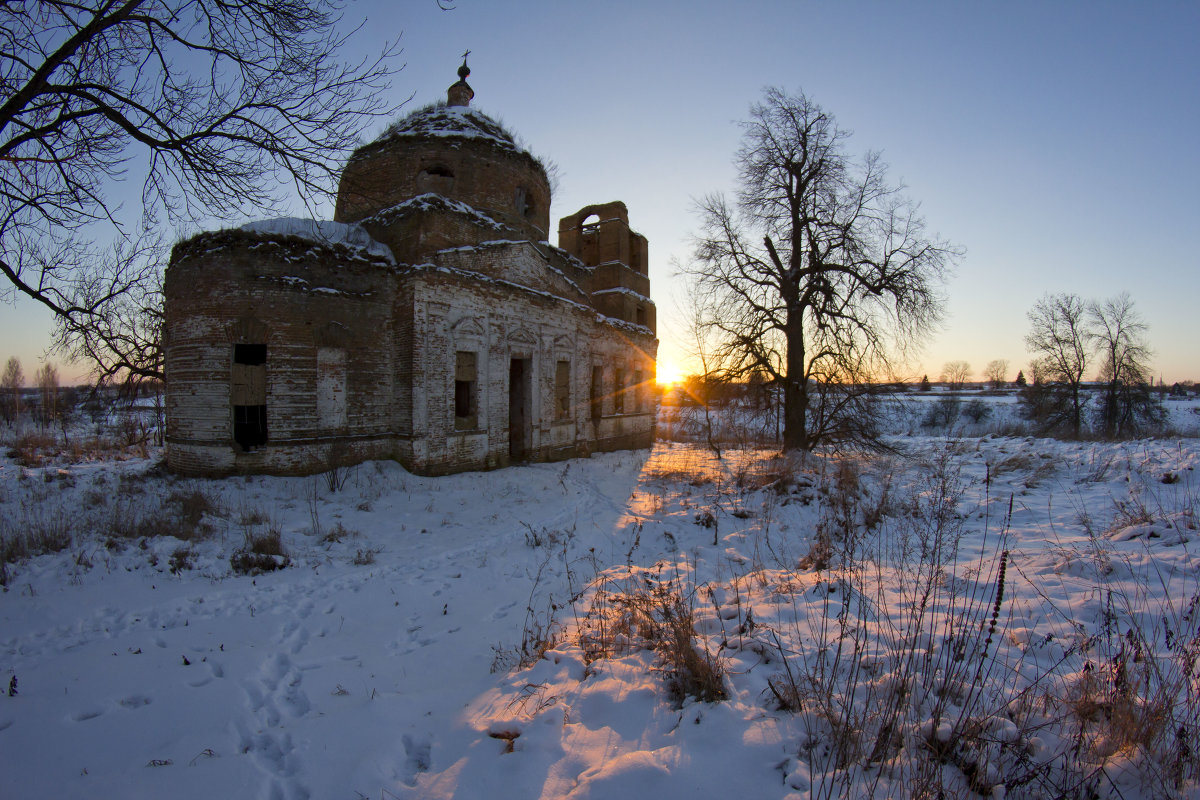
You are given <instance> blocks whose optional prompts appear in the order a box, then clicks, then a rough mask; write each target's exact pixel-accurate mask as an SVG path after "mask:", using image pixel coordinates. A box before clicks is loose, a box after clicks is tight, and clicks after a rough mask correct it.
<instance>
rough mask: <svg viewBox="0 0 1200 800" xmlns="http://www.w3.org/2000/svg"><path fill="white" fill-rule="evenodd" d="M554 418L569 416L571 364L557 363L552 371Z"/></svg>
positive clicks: (566, 362) (565, 362) (568, 362)
mask: <svg viewBox="0 0 1200 800" xmlns="http://www.w3.org/2000/svg"><path fill="white" fill-rule="evenodd" d="M554 416H555V417H557V418H558V419H566V418H567V417H569V416H571V362H570V361H559V362H558V364H557V365H556V366H555V369H554Z"/></svg>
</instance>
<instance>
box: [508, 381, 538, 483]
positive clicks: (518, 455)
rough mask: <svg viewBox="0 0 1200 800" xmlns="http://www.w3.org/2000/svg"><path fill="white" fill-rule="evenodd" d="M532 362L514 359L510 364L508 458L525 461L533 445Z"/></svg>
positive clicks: (514, 460)
mask: <svg viewBox="0 0 1200 800" xmlns="http://www.w3.org/2000/svg"><path fill="white" fill-rule="evenodd" d="M531 366H532V362H531V360H530V359H527V358H514V359H511V360H510V361H509V364H508V457H509V460H510V461H513V462H517V461H524V460H525V458H526V457H527V454H528V452H529V447H530V445H531V441H530V439H531V437H530V433H531V425H530V411H531V403H530V400H531V395H532V394H533V392H532V387H533V381H532V378H533V375H532V372H533V370H532V369H531Z"/></svg>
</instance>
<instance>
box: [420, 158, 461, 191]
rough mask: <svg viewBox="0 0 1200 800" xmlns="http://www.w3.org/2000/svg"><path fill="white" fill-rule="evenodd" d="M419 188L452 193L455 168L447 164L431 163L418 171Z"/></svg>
mask: <svg viewBox="0 0 1200 800" xmlns="http://www.w3.org/2000/svg"><path fill="white" fill-rule="evenodd" d="M417 190H418V191H421V192H434V193H436V194H450V193H452V192H453V191H454V170H452V169H450V168H449V167H447V166H446V165H445V164H430V165H428V166H426V167H424V168H422V169H421V171H420V172H419V173H417Z"/></svg>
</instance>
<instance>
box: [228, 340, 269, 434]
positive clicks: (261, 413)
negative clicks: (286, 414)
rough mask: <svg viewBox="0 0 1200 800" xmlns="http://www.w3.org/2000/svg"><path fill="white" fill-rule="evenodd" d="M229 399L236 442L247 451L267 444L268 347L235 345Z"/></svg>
mask: <svg viewBox="0 0 1200 800" xmlns="http://www.w3.org/2000/svg"><path fill="white" fill-rule="evenodd" d="M229 389H230V391H229V395H230V401H231V405H232V406H233V440H234V441H235V442H237V444H238V445H239V446H240V447H241V448H242V449H243V450H249V449H250V448H252V447H256V446H258V445H262V444H266V441H267V346H266V345H265V344H235V345H234V346H233V369H232V371H231V374H230V387H229Z"/></svg>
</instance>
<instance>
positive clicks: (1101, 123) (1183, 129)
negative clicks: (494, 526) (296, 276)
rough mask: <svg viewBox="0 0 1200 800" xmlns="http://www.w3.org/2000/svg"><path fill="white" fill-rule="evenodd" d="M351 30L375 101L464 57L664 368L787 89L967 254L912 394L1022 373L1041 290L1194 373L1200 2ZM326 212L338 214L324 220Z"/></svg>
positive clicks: (28, 314)
mask: <svg viewBox="0 0 1200 800" xmlns="http://www.w3.org/2000/svg"><path fill="white" fill-rule="evenodd" d="M442 5H447V3H446V2H445V0H443V3H442ZM363 17H365V24H364V25H363V26H362V28H361V29H360V30H358V32H357V33H356V34H355V35H354V37H353V39H352V41H353V42H354V45H355V48H356V51H358V50H361V52H364V53H367V52H373V51H377V50H378V49H379V48H380V47H381V46H382V44H383V43H384V42H385V41H387V40H393V39H395V38H397V37H399V40H400V42H401V44H402V46H403V48H404V52H403V55H402V56H401V58H402V60H403V61H404V62H405V64H406V66H405V68H404V69H403V70H402V71H401V72H400V73H399V74H398V75H397V76H396V78H395V80H394V82H393V85H392V87H391V92H390V99H391V100H393V101H395V102H399V101H401V100H404V99H405V98H408V97H409V96H411V97H412V99H411V100H410V101H409V104H408V106H407V107H408V108H417V107H419V106H421V105H423V104H425V103H427V102H431V101H434V100H439V99H444V97H445V90H446V88H447V87H448V86H449V85H450V84H451V83H453V82H454V81H455V80H456V79H457V76H456V75H455V70H456V69H457V67H458V65H459V63H460V62H461V58H460V56H461V54H462V53H463V51H465V50H468V49H469V50H470V51H471V56H470V59H469V63H470V67H471V76H470V78H469V82H470V84H471V86H472V87H473V88H474V90H475V99H474V101H473V103H472V105H474V106H475V107H478V108H479V109H481V110H482V111H484V112H485V113H487V114H489V115H491V116H493V117H495V118H497V119H499V120H501V121H503V122H504V123H505V124H506V125H507V126H509V127H510V128H511V129H513V130H514V131H515V132H516V133H517V134H518V135H519V136H520V137H521V138H522V139H523V140H524V142H525V143H526V144H527V145H528V147H529V148H530V149H531V150H532V151H533V152H534V153H535V154H536V155H538V156H541V157H542V158H545V159H547V160H549V161H552V162H554V163H555V164H556V165H557V166H558V171H559V182H558V186H557V190H556V193H555V195H554V202H553V206H552V208H551V219H552V223H551V225H552V227H556V223H555V221H556V220H557V219H558V218H560V217H564V216H567V215H568V214H571V213H573V212H574V211H576V210H578V209H580V208H582V207H583V206H585V205H589V204H592V203H601V202H607V201H610V200H622V201H624V202H625V204H626V205H627V206H628V208H629V214H630V223H631V225H632V226H633V227H634V228H635V229H636V230H638V231H639V232H640V233H642V234H643V235H645V236H646V237H647V238H648V239H649V243H650V278H651V295H652V298H653V299H654V300H655V302H656V304H657V305H658V334H659V338H660V341H661V344H660V350H659V356H660V372H663V373H666V372H669V371H672V370H674V369H682V370H683V371H685V372H686V371H687V367H688V365H687V362H686V358H687V347H686V324H685V320H684V317H683V315H682V314H681V313H680V312H679V309H678V306H677V298H678V297H679V296H680V295H681V294H682V292H683V288H684V284H683V281H682V279H681V278H678V277H676V273H677V272H678V270H679V265H680V264H681V263H683V262H685V261H686V260H687V258H688V257H689V253H690V249H691V245H690V238H689V237H690V236H691V235H692V234H693V233H695V232H696V230H697V223H698V215H697V213H696V211H695V200H696V199H698V198H700V197H701V196H703V195H705V194H707V193H710V192H717V191H724V192H732V191H733V190H734V189H735V184H734V175H735V173H734V168H733V163H732V161H733V155H734V152H735V150H736V149H737V145H738V140H739V134H740V131H739V129H738V127H737V122H738V121H739V120H742V119H745V118H746V116H747V111H748V108H749V106H750V105H751V104H752V103H753V102H755V101H756V100H758V99H759V98H761V96H762V91H763V89H764V88H765V87H767V86H778V87H781V88H783V89H785V90H787V91H789V92H798V91H803V92H804V93H805V94H807V95H808V96H809V97H810V98H811V99H812V100H814V101H816V102H817V103H818V104H820V105H821V106H822V107H823V108H824V109H825V110H826V111H827V112H828V113H830V114H831V115H833V116H834V117H835V118H836V120H837V122H838V124H839V125H840V126H841V127H842V128H844V129H847V130H850V131H852V132H853V136H852V137H851V138H850V140H849V143H848V149H849V150H850V151H851V152H852V153H854V154H861V153H863V152H865V151H868V150H878V151H881V152H882V154H883V158H884V160H885V161H886V162H888V163H889V164H890V165H891V171H890V175H891V177H892V179H893V180H896V181H899V182H902V183H903V184H904V185H905V186H906V187H907V189H906V191H907V193H908V194H909V195H910V196H911V197H912V198H913V199H914V200H916V201H917V202H919V203H920V204H921V211H922V213H923V215H924V216H925V219H926V222H927V224H928V227H929V229H930V231H932V232H934V233H937V234H939V235H940V236H942V237H944V238H946V239H948V240H949V241H951V242H953V243H954V244H956V245H958V246H960V247H961V248H962V249H963V251H964V256H963V257H962V258H961V259H960V261H959V263H958V264H957V266H956V268H955V272H954V275H953V277H952V278H951V279H950V280H949V282H948V283H947V284H946V286H945V289H944V292H945V295H946V298H947V300H946V320H945V323H944V325H943V326H942V328H941V329H940V330H939V331H938V332H937V333H936V334H935V335H934V336H932V337H931V338H930V339H929V340H928V341H927V342H926V343H925V346H924V348H923V350H922V351H921V352H920V353H919V355H918V356H917V357H915V358H914V359H913V360H912V361H911V362H910V363H908V364H906V365H904V368H903V370H902V374H903V375H905V376H907V377H910V378H912V379H919V378H920V376H921V375H922V374H928V375H929V376H930V378H931V379H936V378H937V376H938V375H939V374H940V373H941V371H942V365H943V364H944V363H946V362H947V361H959V360H961V361H967V362H968V363H970V365H971V368H972V374H973V375H974V376H975V377H976V378H980V377H981V374H982V372H983V369H984V367H985V365H986V364H987V362H989V361H991V360H993V359H1007V360H1008V361H1009V362H1010V364H1011V369H1010V372H1011V375H1010V377H1014V376H1015V374H1016V371H1017V369H1019V368H1024V367H1027V365H1028V361H1029V354H1028V353H1027V352H1026V350H1025V346H1024V335H1025V333H1026V331H1027V328H1028V322H1027V319H1026V313H1027V312H1028V310H1029V309H1030V308H1031V307H1032V306H1033V305H1034V303H1035V302H1036V301H1037V300H1038V299H1039V298H1040V297H1041V296H1042V295H1044V294H1046V293H1057V292H1071V293H1076V294H1079V295H1081V296H1082V297H1084V298H1087V299H1104V298H1107V297H1111V296H1113V295H1116V294H1119V293H1121V292H1129V294H1130V295H1131V296H1132V298H1133V300H1134V301H1135V303H1136V307H1137V309H1138V310H1139V311H1140V312H1141V314H1142V315H1143V317H1144V319H1145V320H1146V321H1147V322H1148V323H1149V326H1150V327H1149V341H1150V345H1151V347H1152V349H1153V351H1154V356H1153V364H1152V368H1153V373H1154V374H1155V375H1156V376H1160V377H1162V378H1163V379H1165V380H1166V381H1167V382H1168V383H1171V382H1173V381H1176V380H1184V379H1193V380H1200V356H1198V355H1197V350H1196V346H1197V343H1198V342H1200V313H1197V300H1200V263H1198V261H1200V258H1198V256H1197V255H1196V252H1197V251H1196V248H1195V247H1194V246H1193V243H1194V235H1193V234H1194V232H1195V231H1196V230H1197V227H1198V226H1197V220H1198V219H1200V194H1198V193H1197V191H1196V182H1197V178H1198V177H1200V155H1198V153H1197V144H1196V143H1197V141H1198V140H1197V133H1196V132H1197V130H1200V103H1198V102H1197V98H1200V52H1198V51H1197V49H1196V47H1195V41H1196V36H1197V34H1198V33H1200V4H1195V3H1184V2H1145V3H1138V4H1132V3H1109V2H1057V3H1034V2H1008V3H1003V4H1001V3H951V2H946V3H935V2H906V3H891V2H878V3H875V2H859V1H857V0H848V1H847V2H838V3H827V2H826V3H817V2H806V1H804V0H794V1H792V2H774V1H773V0H760V1H759V2H755V3H746V4H736V5H735V4H733V3H728V2H703V1H702V0H696V1H694V2H687V3H683V2H654V3H646V2H643V1H640V0H639V1H638V2H600V1H599V0H597V2H591V3H586V4H584V3H566V2H561V0H544V1H543V0H513V1H512V2H505V3H496V2H487V1H486V0H456V2H454V3H453V8H452V10H448V11H443V10H441V8H439V6H438V3H437V2H435V0H406V2H404V3H395V2H392V1H391V0H360V1H359V2H352V3H350V4H349V5H348V8H347V10H346V20H345V22H346V24H347V25H351V24H352V23H354V22H356V21H360V20H362V18H363ZM386 124H387V121H385V120H380V121H379V122H378V124H376V125H375V126H373V128H372V129H368V130H366V131H364V134H363V135H364V139H366V140H369V139H372V138H374V137H375V135H377V134H378V133H379V132H380V131H382V129H383V128H384V127H385V126H386ZM137 189H138V187H136V186H134V187H131V188H130V196H136V192H137ZM301 211H302V209H301V207H300V206H299V204H298V203H297V207H296V209H295V212H296V213H300V212H301ZM318 211H319V213H323V214H324V216H327V217H328V216H332V203H330V204H328V206H327V207H326V208H325V209H323V210H322V209H318ZM552 236H553V234H552ZM0 315H2V321H0V358H6V357H7V356H8V355H17V356H19V357H20V358H21V359H22V362H23V363H24V365H25V373H26V375H27V376H30V375H32V373H33V371H34V369H35V368H36V364H37V361H38V359H39V358H40V357H41V356H42V355H43V354H44V352H45V350H46V347H47V345H48V343H49V330H50V327H51V322H50V320H49V318H48V316H46V315H44V314H42V313H41V312H39V311H38V310H37V309H35V308H33V305H32V303H27V302H25V303H18V304H17V305H15V306H11V305H9V306H3V307H0ZM52 359H54V360H61V359H58V358H57V357H55V356H52ZM62 371H63V373H64V375H68V376H69V375H76V374H78V373H79V372H80V370H79V369H77V368H71V367H69V366H67V367H63V368H62Z"/></svg>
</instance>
